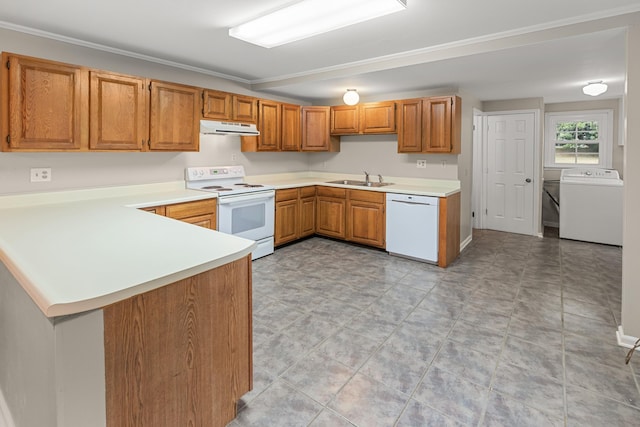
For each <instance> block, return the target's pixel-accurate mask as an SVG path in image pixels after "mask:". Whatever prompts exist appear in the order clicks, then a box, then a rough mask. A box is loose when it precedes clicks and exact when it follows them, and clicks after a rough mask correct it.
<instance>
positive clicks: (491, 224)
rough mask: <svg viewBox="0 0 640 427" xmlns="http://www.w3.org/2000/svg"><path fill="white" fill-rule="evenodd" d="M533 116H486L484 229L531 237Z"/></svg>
mask: <svg viewBox="0 0 640 427" xmlns="http://www.w3.org/2000/svg"><path fill="white" fill-rule="evenodd" d="M534 125H535V115H534V113H522V114H509V115H500V116H488V120H487V127H488V129H487V165H488V168H487V208H486V219H487V222H486V226H487V228H490V229H492V230H499V231H506V232H510V233H520V234H534V226H533V218H534V209H533V206H534V194H535V193H534V185H533V178H534V165H535V134H536V132H535V128H534Z"/></svg>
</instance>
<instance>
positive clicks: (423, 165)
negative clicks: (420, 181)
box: [416, 160, 427, 169]
mask: <svg viewBox="0 0 640 427" xmlns="http://www.w3.org/2000/svg"><path fill="white" fill-rule="evenodd" d="M416 167H417V168H418V169H426V168H427V161H426V160H418V162H417V163H416Z"/></svg>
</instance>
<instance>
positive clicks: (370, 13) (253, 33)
mask: <svg viewBox="0 0 640 427" xmlns="http://www.w3.org/2000/svg"><path fill="white" fill-rule="evenodd" d="M406 7H407V0H350V1H344V0H303V1H300V2H298V3H295V4H292V5H290V6H287V7H285V8H282V9H278V10H276V11H275V12H272V13H269V14H267V15H263V16H261V17H259V18H256V19H254V20H252V21H249V22H246V23H244V24H240V25H237V26H235V27H232V28H230V29H229V35H230V36H231V37H235V38H237V39H240V40H244V41H246V42H249V43H253V44H256V45H258V46H262V47H267V48H270V47H275V46H280V45H283V44H285V43H290V42H293V41H296V40H301V39H305V38H307V37H311V36H315V35H318V34H322V33H326V32H328V31H332V30H337V29H338V28H342V27H346V26H348V25H353V24H357V23H359V22H363V21H368V20H370V19H373V18H378V17H380V16H384V15H388V14H390V13H394V12H399V11H401V10H404V9H405V8H406Z"/></svg>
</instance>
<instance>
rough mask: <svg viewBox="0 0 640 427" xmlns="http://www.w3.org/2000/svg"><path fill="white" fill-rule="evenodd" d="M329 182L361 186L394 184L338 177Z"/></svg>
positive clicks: (391, 183)
mask: <svg viewBox="0 0 640 427" xmlns="http://www.w3.org/2000/svg"><path fill="white" fill-rule="evenodd" d="M327 184H342V185H357V186H359V187H384V186H385V185H393V182H369V183H367V182H365V181H356V180H352V179H338V180H336V181H328V182H327Z"/></svg>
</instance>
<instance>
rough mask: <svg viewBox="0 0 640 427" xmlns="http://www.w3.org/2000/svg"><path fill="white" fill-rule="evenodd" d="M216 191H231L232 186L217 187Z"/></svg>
mask: <svg viewBox="0 0 640 427" xmlns="http://www.w3.org/2000/svg"><path fill="white" fill-rule="evenodd" d="M216 191H233V188H222V187H220V188H218V189H217V190H216Z"/></svg>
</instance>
